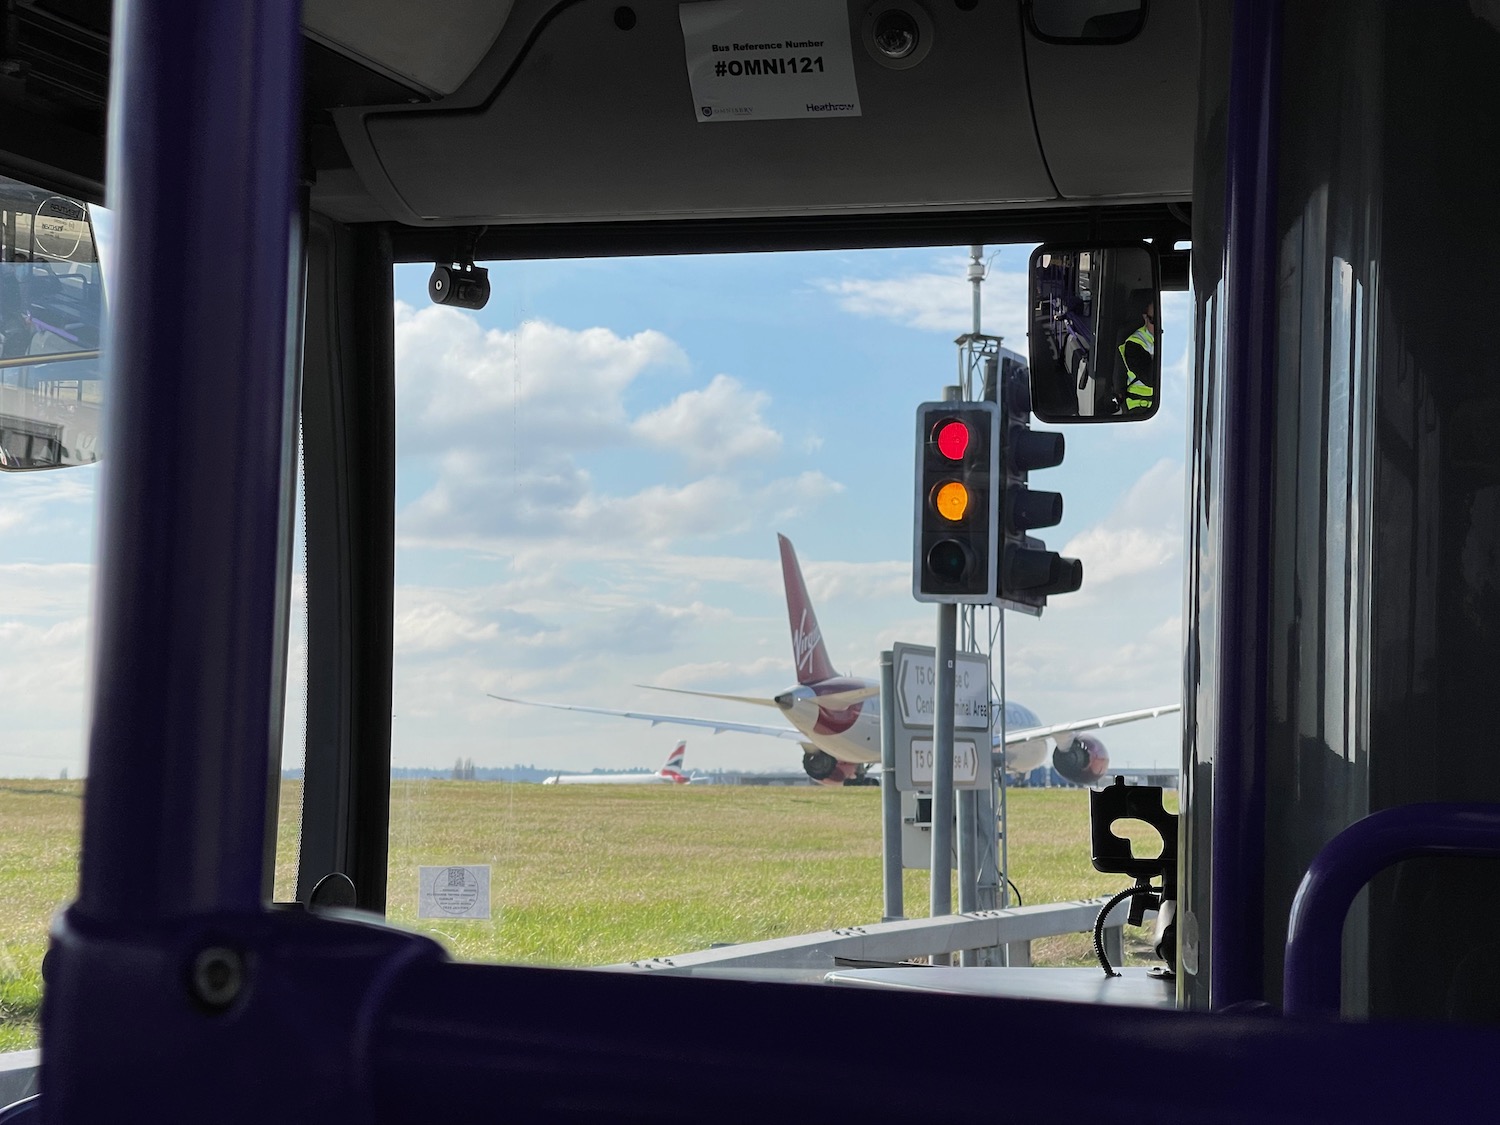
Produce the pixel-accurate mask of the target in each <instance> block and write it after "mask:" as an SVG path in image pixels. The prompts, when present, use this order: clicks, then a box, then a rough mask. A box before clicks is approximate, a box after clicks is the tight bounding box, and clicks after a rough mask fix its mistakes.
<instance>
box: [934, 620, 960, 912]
mask: <svg viewBox="0 0 1500 1125" xmlns="http://www.w3.org/2000/svg"><path fill="white" fill-rule="evenodd" d="M957 648H958V606H956V605H952V604H940V605H939V606H938V627H937V654H936V659H934V661H933V664H934V666H935V671H936V673H937V675H936V680H937V682H936V684H935V685H934V687H935V693H934V694H935V698H934V699H933V716H932V873H931V889H930V893H931V899H930V902H931V906H930V909H931V913H932V916H933V917H934V918H936V917H938V916H939V915H941V914H952V913H953V886H952V882H953V880H952V872H953V697H954V665H955V663H956V661H955V659H954V653H955V650H956V649H957Z"/></svg>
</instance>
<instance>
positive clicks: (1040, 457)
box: [985, 357, 1083, 614]
mask: <svg viewBox="0 0 1500 1125" xmlns="http://www.w3.org/2000/svg"><path fill="white" fill-rule="evenodd" d="M989 362H990V364H991V365H992V366H991V370H990V371H988V372H987V373H986V374H987V378H986V380H985V384H986V387H985V389H986V393H987V394H990V393H996V397H997V398H998V399H999V403H1000V419H1001V423H1000V425H1001V435H1000V447H1001V450H1000V452H1001V470H1000V472H1001V484H1000V492H1001V498H1000V513H1001V515H1000V525H1001V527H1000V540H1001V541H1000V553H999V558H998V572H997V575H996V596H997V597H998V599H999V600H1000V601H1001V603H1002V604H1005V605H1006V606H1007V608H1011V609H1019V610H1021V611H1022V612H1024V613H1032V614H1040V613H1041V611H1042V608H1043V607H1044V606H1045V605H1046V604H1047V595H1049V594H1070V593H1072V592H1073V591H1074V590H1077V589H1078V588H1079V587H1080V586H1082V585H1083V564H1082V563H1081V562H1079V561H1078V560H1077V559H1067V558H1063V557H1062V556H1061V555H1059V554H1058V553H1057V552H1056V551H1049V550H1048V549H1047V544H1045V543H1043V542H1042V541H1041V540H1040V539H1037V538H1035V537H1034V536H1032V535H1028V534H1027V532H1030V531H1034V530H1036V529H1038V528H1045V527H1056V526H1057V524H1058V523H1059V522H1060V521H1061V520H1062V514H1063V502H1062V496H1061V495H1060V494H1059V493H1056V492H1039V491H1034V490H1032V489H1031V488H1029V487H1028V486H1027V482H1028V480H1029V476H1030V473H1031V472H1032V470H1034V469H1051V468H1055V467H1056V466H1058V465H1061V464H1062V461H1063V454H1064V453H1065V452H1066V446H1065V444H1064V439H1063V435H1062V434H1060V433H1056V432H1053V431H1048V430H1033V429H1032V428H1031V380H1030V372H1029V371H1028V370H1027V368H1026V365H1025V364H1024V363H1020V362H1018V361H1016V360H1013V359H1010V358H1009V357H1001V358H1000V359H999V362H998V369H997V368H996V367H994V366H993V365H994V364H995V363H996V361H995V360H993V359H992V360H990V361H989ZM996 374H998V378H996V377H995V376H996ZM997 392H998V393H997Z"/></svg>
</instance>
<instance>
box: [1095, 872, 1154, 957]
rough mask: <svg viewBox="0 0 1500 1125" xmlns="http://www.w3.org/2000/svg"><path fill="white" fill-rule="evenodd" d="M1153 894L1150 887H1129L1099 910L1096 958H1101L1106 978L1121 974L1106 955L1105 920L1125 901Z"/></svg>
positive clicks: (1096, 926) (1096, 923) (1096, 929)
mask: <svg viewBox="0 0 1500 1125" xmlns="http://www.w3.org/2000/svg"><path fill="white" fill-rule="evenodd" d="M1152 893H1153V892H1152V890H1151V888H1150V887H1142V886H1129V887H1126V888H1125V889H1124V890H1123V891H1121V892H1120V893H1119V894H1117V895H1115V896H1114V897H1113V898H1111V899H1110V900H1109V901H1108V902H1106V903H1105V904H1104V905H1103V906H1102V907H1100V908H1099V916H1098V917H1097V918H1095V919H1094V956H1095V957H1097V958H1099V967H1100V968H1102V969H1103V970H1104V975H1105V976H1107V977H1117V976H1119V975H1120V974H1119V973H1117V972H1115V971H1114V969H1113V968H1111V967H1110V964H1109V958H1108V957H1106V956H1105V954H1104V919H1106V918H1108V917H1109V912H1110V911H1111V910H1113V909H1114V908H1115V907H1116V906H1118V905H1119V904H1120V903H1121V902H1123V901H1125V899H1127V898H1134V897H1135V896H1136V895H1149V894H1152Z"/></svg>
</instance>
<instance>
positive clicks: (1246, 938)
mask: <svg viewBox="0 0 1500 1125" xmlns="http://www.w3.org/2000/svg"><path fill="white" fill-rule="evenodd" d="M1280 51H1281V18H1280V5H1279V4H1278V3H1276V2H1275V0H1239V3H1237V4H1236V5H1235V9H1234V30H1233V43H1232V46H1231V53H1230V78H1229V115H1228V123H1227V124H1228V137H1227V151H1226V158H1227V163H1228V167H1227V181H1228V195H1227V199H1226V201H1225V229H1224V255H1225V261H1224V276H1225V278H1226V280H1227V295H1226V303H1227V304H1226V320H1227V329H1226V331H1227V336H1228V341H1227V354H1226V357H1225V359H1226V362H1225V370H1224V380H1223V381H1224V392H1223V393H1224V419H1225V423H1224V430H1225V437H1224V442H1225V458H1224V460H1225V467H1226V474H1225V480H1224V485H1223V488H1224V493H1223V495H1224V502H1223V504H1222V506H1221V509H1220V510H1221V512H1222V513H1223V520H1224V532H1223V544H1222V550H1223V564H1222V565H1223V572H1222V573H1223V582H1222V598H1223V611H1222V612H1223V615H1224V616H1223V624H1222V636H1221V639H1220V641H1219V646H1218V648H1219V652H1220V653H1221V666H1220V676H1219V689H1218V690H1219V700H1218V709H1219V723H1218V727H1219V730H1220V732H1221V737H1220V741H1219V744H1218V745H1216V746H1215V747H1214V748H1213V750H1214V781H1213V825H1212V840H1213V859H1212V875H1211V878H1212V891H1211V893H1212V895H1213V898H1212V903H1211V905H1210V908H1209V912H1210V921H1211V925H1210V928H1209V942H1210V955H1209V1000H1210V1003H1211V1004H1213V1006H1214V1007H1223V1006H1224V1005H1227V1004H1234V1003H1238V1002H1239V1001H1243V1000H1252V999H1261V998H1262V993H1263V990H1264V983H1263V981H1264V961H1265V942H1264V937H1263V933H1262V927H1263V922H1262V911H1263V903H1264V899H1265V888H1264V884H1265V822H1266V769H1265V744H1266V689H1267V676H1268V671H1267V661H1268V641H1269V638H1268V637H1267V635H1266V617H1267V606H1268V604H1269V598H1270V567H1271V562H1270V545H1269V543H1268V540H1267V536H1266V528H1268V527H1270V526H1271V520H1270V491H1269V481H1270V477H1269V475H1268V472H1267V466H1268V465H1269V464H1270V456H1271V404H1272V401H1273V390H1274V377H1275V368H1274V362H1275V333H1276V323H1275V310H1276V304H1275V295H1276V273H1275V267H1276V235H1275V229H1276V142H1277V120H1276V107H1277V104H1278V98H1277V83H1278V79H1279V74H1280V67H1279V61H1280V60H1279V54H1280Z"/></svg>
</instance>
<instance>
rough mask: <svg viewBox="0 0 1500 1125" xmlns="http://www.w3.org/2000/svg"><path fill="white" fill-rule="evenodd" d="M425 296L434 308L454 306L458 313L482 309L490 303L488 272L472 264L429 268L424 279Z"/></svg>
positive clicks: (439, 265) (441, 265)
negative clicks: (461, 310) (430, 269)
mask: <svg viewBox="0 0 1500 1125" xmlns="http://www.w3.org/2000/svg"><path fill="white" fill-rule="evenodd" d="M427 295H428V296H429V297H431V298H432V303H433V304H435V305H457V306H458V307H459V308H461V309H482V308H484V306H485V305H486V304H487V303H488V302H489V299H490V271H489V270H487V269H485V268H484V267H483V266H476V265H475V264H474V263H473V262H469V263H467V264H458V263H455V264H452V265H446V266H445V265H443V264H442V263H439V264H437V265H435V266H433V267H432V276H431V277H429V278H428V279H427Z"/></svg>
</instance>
